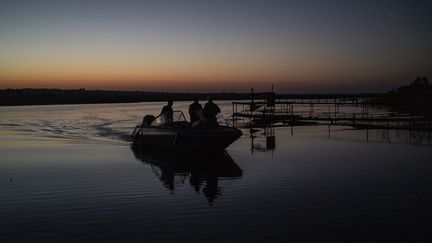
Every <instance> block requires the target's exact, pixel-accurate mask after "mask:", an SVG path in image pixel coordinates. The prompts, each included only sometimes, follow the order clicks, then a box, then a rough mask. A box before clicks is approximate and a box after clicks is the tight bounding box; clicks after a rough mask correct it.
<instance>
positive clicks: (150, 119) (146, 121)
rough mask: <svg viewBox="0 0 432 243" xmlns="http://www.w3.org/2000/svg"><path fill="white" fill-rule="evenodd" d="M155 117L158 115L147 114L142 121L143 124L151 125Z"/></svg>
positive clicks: (145, 125)
mask: <svg viewBox="0 0 432 243" xmlns="http://www.w3.org/2000/svg"><path fill="white" fill-rule="evenodd" d="M155 119H156V117H155V116H153V115H145V116H144V118H143V121H142V126H143V127H149V126H150V125H151V124H152V122H153V121H154V120H155Z"/></svg>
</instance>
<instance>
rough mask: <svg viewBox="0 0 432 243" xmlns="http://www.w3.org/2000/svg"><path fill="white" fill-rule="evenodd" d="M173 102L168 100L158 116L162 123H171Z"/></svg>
mask: <svg viewBox="0 0 432 243" xmlns="http://www.w3.org/2000/svg"><path fill="white" fill-rule="evenodd" d="M172 105H173V101H172V100H168V104H167V105H166V106H164V107H163V108H162V111H161V113H160V116H161V118H162V123H170V122H172V121H173V116H174V111H173V109H172Z"/></svg>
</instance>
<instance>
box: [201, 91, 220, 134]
mask: <svg viewBox="0 0 432 243" xmlns="http://www.w3.org/2000/svg"><path fill="white" fill-rule="evenodd" d="M220 112H221V110H220V108H219V106H218V105H216V104H215V103H213V99H212V97H208V101H207V103H206V104H205V105H204V109H203V116H204V118H205V119H206V124H207V125H208V126H210V127H217V125H218V123H217V119H216V115H217V114H218V113H220Z"/></svg>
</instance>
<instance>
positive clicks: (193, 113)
mask: <svg viewBox="0 0 432 243" xmlns="http://www.w3.org/2000/svg"><path fill="white" fill-rule="evenodd" d="M199 112H202V106H201V104H200V103H199V101H198V98H197V97H195V98H194V102H193V103H192V104H191V105H190V106H189V115H190V120H191V123H192V124H193V123H194V122H196V121H200V120H201V119H200V114H198V113H199Z"/></svg>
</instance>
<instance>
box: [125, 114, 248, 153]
mask: <svg viewBox="0 0 432 243" xmlns="http://www.w3.org/2000/svg"><path fill="white" fill-rule="evenodd" d="M173 117H174V119H173V121H172V122H163V121H162V119H160V117H154V116H151V115H146V116H145V117H144V119H143V122H142V123H141V124H139V125H138V126H136V127H135V129H134V131H133V133H132V136H133V143H134V145H135V146H141V147H154V148H158V149H167V150H185V151H187V150H188V151H223V150H224V149H226V148H227V147H228V146H229V145H231V144H232V143H233V142H234V141H236V140H237V139H238V138H240V137H241V136H242V132H241V131H240V130H239V129H237V128H235V127H231V126H229V125H228V124H225V125H223V124H219V123H218V124H215V125H211V126H207V125H205V123H203V124H201V125H200V124H198V125H193V124H191V123H190V122H187V120H186V118H185V116H184V114H183V112H181V111H174V116H173Z"/></svg>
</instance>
